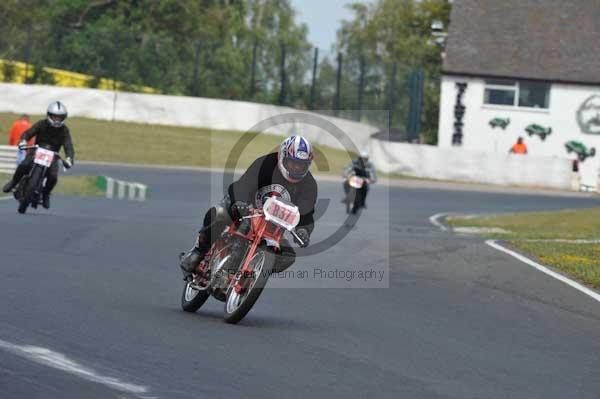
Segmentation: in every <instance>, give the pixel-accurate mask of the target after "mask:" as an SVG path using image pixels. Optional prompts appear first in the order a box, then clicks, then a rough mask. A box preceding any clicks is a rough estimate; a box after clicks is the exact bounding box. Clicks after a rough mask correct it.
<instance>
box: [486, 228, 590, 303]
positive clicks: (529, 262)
mask: <svg viewBox="0 0 600 399" xmlns="http://www.w3.org/2000/svg"><path fill="white" fill-rule="evenodd" d="M485 243H486V244H487V245H489V246H490V247H492V248H494V249H497V250H498V251H501V252H504V253H505V254H508V255H510V256H512V257H513V258H516V259H518V260H520V261H521V262H523V263H525V264H527V265H529V266H531V267H533V268H535V269H537V270H539V271H541V272H542V273H545V274H547V275H549V276H550V277H553V278H555V279H557V280H558V281H561V282H563V283H565V284H567V285H570V286H571V287H573V288H575V289H576V290H578V291H580V292H582V293H584V294H585V295H587V296H589V297H591V298H593V299H595V300H596V301H598V302H600V294H598V293H597V292H595V291H592V290H591V289H589V288H587V287H585V286H583V285H581V284H579V283H578V282H577V281H573V280H571V279H570V278H568V277H565V276H563V275H562V274H559V273H556V272H555V271H552V270H550V269H548V268H547V267H546V266H543V265H540V264H539V263H537V262H535V261H533V260H531V259H529V258H528V257H526V256H523V255H521V254H519V253H517V252H515V251H513V250H510V249H508V248H505V247H503V246H502V245H500V244H498V242H497V241H496V240H487V241H486V242H485Z"/></svg>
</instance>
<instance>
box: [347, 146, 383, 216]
mask: <svg viewBox="0 0 600 399" xmlns="http://www.w3.org/2000/svg"><path fill="white" fill-rule="evenodd" d="M351 175H356V176H358V177H364V178H365V179H367V183H368V184H365V185H364V186H363V188H362V190H364V198H365V204H364V207H365V208H366V207H367V204H366V200H367V194H368V193H369V184H373V183H376V182H377V172H376V171H375V165H373V163H372V162H370V161H369V153H368V152H367V151H361V153H360V155H359V156H358V157H357V158H356V159H354V160H352V161H351V162H350V163H349V164H348V165H347V166H346V167H345V168H344V171H343V172H342V177H343V178H344V193H345V197H344V198H343V199H342V201H341V202H342V203H344V202H346V198H347V197H348V191H350V184H348V177H349V176H351Z"/></svg>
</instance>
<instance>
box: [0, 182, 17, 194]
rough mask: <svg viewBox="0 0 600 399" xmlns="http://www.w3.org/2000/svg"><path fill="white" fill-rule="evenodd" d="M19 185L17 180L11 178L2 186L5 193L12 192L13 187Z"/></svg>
mask: <svg viewBox="0 0 600 399" xmlns="http://www.w3.org/2000/svg"><path fill="white" fill-rule="evenodd" d="M16 186H17V183H15V181H14V180H13V179H11V180H10V181H9V182H8V183H6V184H5V185H4V187H2V192H3V193H10V192H11V191H12V190H13V188H15V187H16Z"/></svg>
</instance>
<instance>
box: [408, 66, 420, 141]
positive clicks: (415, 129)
mask: <svg viewBox="0 0 600 399" xmlns="http://www.w3.org/2000/svg"><path fill="white" fill-rule="evenodd" d="M422 108H423V69H422V68H418V69H416V70H414V71H413V72H412V73H411V76H410V106H409V111H408V119H407V123H406V132H407V136H408V137H407V138H408V140H409V141H412V140H414V139H416V138H418V135H419V131H420V130H421V111H422Z"/></svg>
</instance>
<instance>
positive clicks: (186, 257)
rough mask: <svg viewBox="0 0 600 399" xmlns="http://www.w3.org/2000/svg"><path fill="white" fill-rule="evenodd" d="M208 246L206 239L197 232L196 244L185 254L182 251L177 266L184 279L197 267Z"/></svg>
mask: <svg viewBox="0 0 600 399" xmlns="http://www.w3.org/2000/svg"><path fill="white" fill-rule="evenodd" d="M209 248H210V244H209V242H208V240H207V239H206V238H205V237H204V236H203V235H202V234H199V235H198V239H197V240H196V245H194V247H193V248H192V249H191V250H190V251H189V252H188V253H187V254H185V253H182V256H181V261H180V263H179V267H180V268H181V271H182V272H183V276H184V279H185V280H187V279H188V277H190V276H191V275H192V273H193V272H194V271H195V270H196V267H198V265H199V264H200V262H201V261H202V259H203V258H204V256H205V255H206V252H208V249H209Z"/></svg>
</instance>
